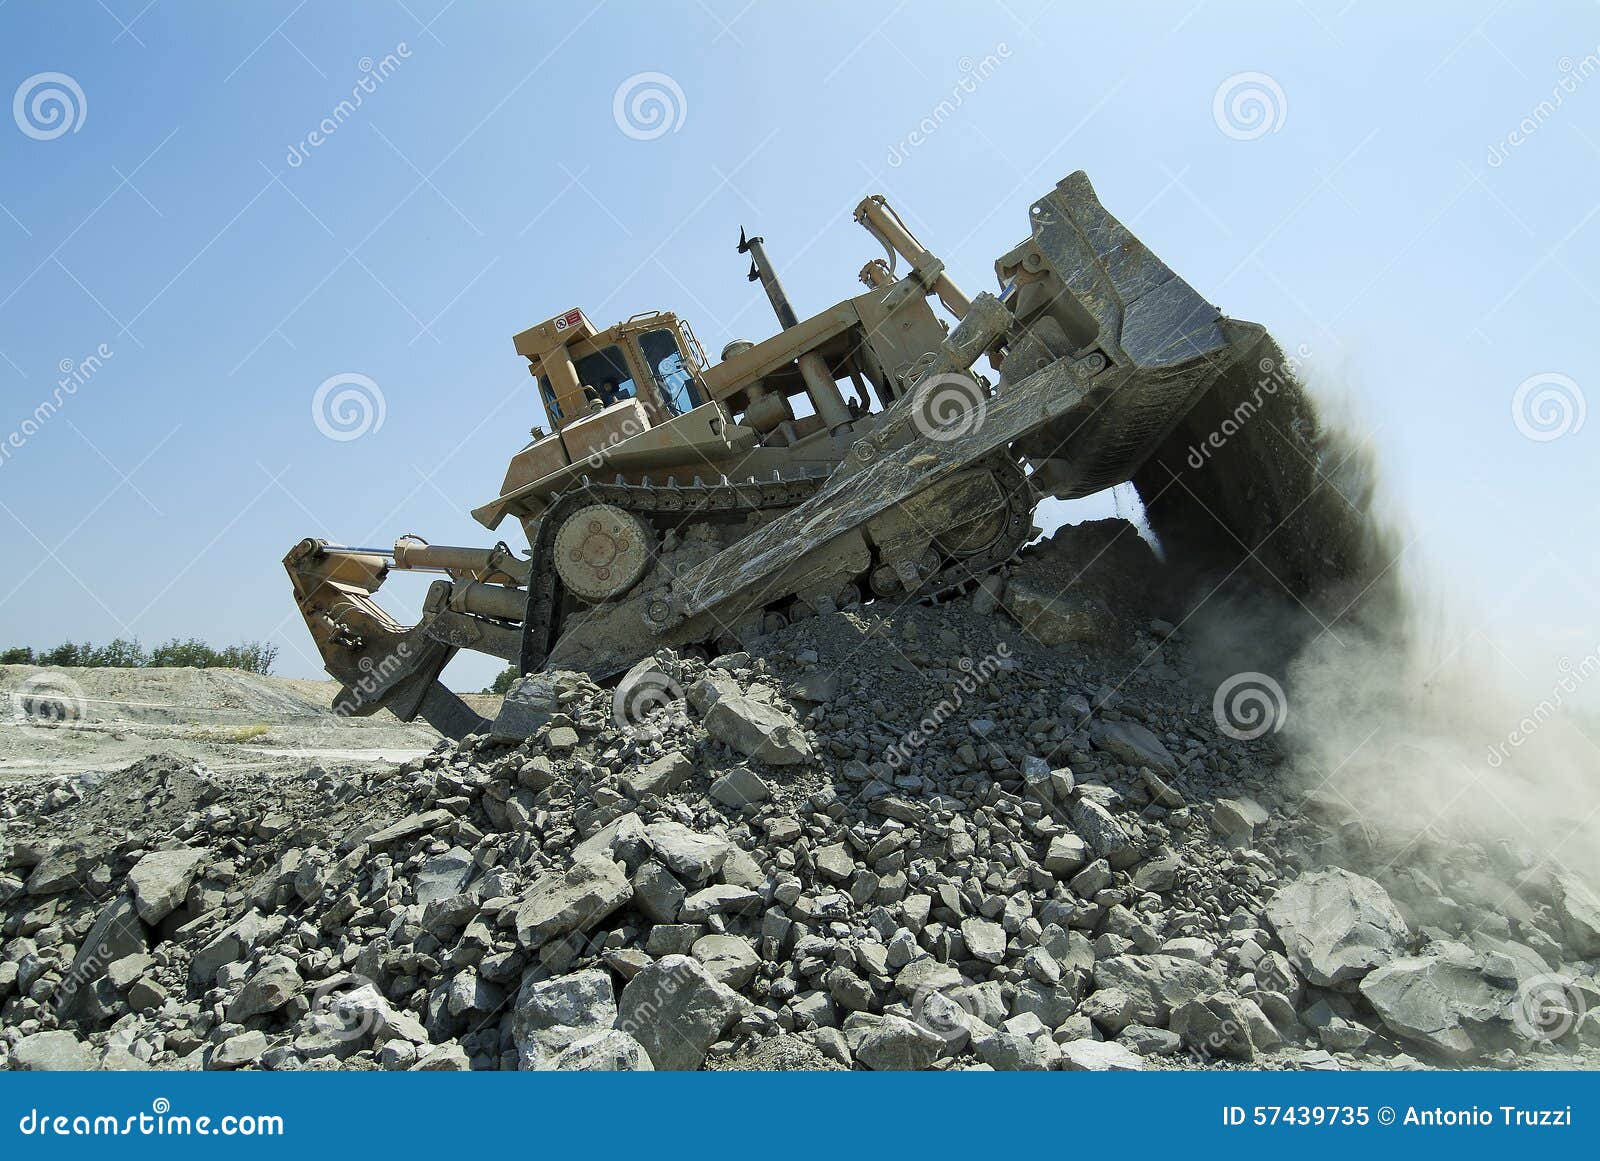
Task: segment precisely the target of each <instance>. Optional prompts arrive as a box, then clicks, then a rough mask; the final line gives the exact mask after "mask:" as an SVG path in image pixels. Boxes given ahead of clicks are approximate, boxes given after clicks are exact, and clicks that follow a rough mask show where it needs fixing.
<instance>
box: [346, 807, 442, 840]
mask: <svg viewBox="0 0 1600 1161" xmlns="http://www.w3.org/2000/svg"><path fill="white" fill-rule="evenodd" d="M455 820H456V816H455V815H453V814H451V813H450V812H449V811H448V810H444V809H442V808H441V809H439V810H426V811H423V812H422V813H420V814H408V815H406V817H404V818H402V819H401V820H400V821H399V822H395V823H391V824H390V825H389V826H386V827H384V828H383V829H382V830H376V831H373V832H372V833H371V834H369V835H368V836H367V845H368V846H369V847H371V848H372V849H373V850H379V849H381V848H383V847H386V846H390V845H392V844H394V843H398V842H404V841H405V840H406V839H413V838H416V837H417V836H418V835H424V834H430V833H432V832H433V831H435V830H438V829H439V828H440V827H442V826H448V825H449V824H450V823H453V822H454V821H455Z"/></svg>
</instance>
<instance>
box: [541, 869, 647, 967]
mask: <svg viewBox="0 0 1600 1161" xmlns="http://www.w3.org/2000/svg"><path fill="white" fill-rule="evenodd" d="M631 898H633V884H631V883H630V882H628V877H627V875H625V874H624V873H623V870H622V868H621V867H619V866H618V865H617V864H616V863H614V862H612V861H611V860H610V859H609V858H605V857H603V856H601V857H595V858H589V859H584V860H581V861H579V862H575V863H573V864H572V866H570V867H568V868H567V869H566V871H564V872H559V873H558V872H550V873H548V874H546V875H544V876H543V877H542V878H540V879H539V880H538V881H537V882H536V883H534V885H533V887H532V888H531V889H530V890H529V891H528V893H527V895H525V896H524V897H523V899H522V902H521V903H520V904H518V905H517V910H516V926H517V939H518V941H519V942H521V944H522V945H523V946H524V947H526V948H530V949H532V948H537V947H540V946H542V945H543V944H545V943H547V942H549V941H550V940H552V939H556V938H559V937H560V936H563V935H569V934H571V933H573V932H580V933H581V932H585V931H588V930H590V929H591V928H593V927H594V926H595V925H596V924H598V923H599V922H600V921H601V920H602V919H604V918H606V916H608V915H610V914H611V913H612V912H613V911H615V910H617V908H619V907H621V906H622V905H623V904H624V903H626V902H627V901H628V900H629V899H631Z"/></svg>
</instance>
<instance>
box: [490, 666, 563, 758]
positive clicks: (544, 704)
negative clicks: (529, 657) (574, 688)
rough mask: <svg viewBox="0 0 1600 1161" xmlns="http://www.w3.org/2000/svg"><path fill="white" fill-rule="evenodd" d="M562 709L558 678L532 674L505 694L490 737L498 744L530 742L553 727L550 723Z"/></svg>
mask: <svg viewBox="0 0 1600 1161" xmlns="http://www.w3.org/2000/svg"><path fill="white" fill-rule="evenodd" d="M560 707H561V702H560V688H559V682H558V681H557V677H556V674H555V673H554V672H545V673H530V674H529V675H528V676H527V677H523V678H520V679H519V680H517V681H516V682H514V683H513V684H512V686H511V688H510V689H508V690H507V691H506V696H505V699H504V700H503V701H502V702H501V703H500V712H499V713H498V714H497V715H495V719H494V725H493V727H491V729H490V733H489V736H490V737H492V738H494V739H495V740H496V741H498V742H520V741H522V740H523V739H524V738H531V737H532V736H533V735H534V734H537V733H538V732H539V731H540V730H542V729H543V728H544V727H545V726H547V725H549V724H550V719H551V718H552V717H553V716H555V714H556V713H557V712H558V711H559V709H560Z"/></svg>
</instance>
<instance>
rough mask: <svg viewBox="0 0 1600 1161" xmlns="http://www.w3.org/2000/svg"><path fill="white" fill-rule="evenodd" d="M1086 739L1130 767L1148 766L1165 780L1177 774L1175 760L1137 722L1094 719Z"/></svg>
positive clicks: (1154, 737)
mask: <svg viewBox="0 0 1600 1161" xmlns="http://www.w3.org/2000/svg"><path fill="white" fill-rule="evenodd" d="M1089 740H1090V741H1091V742H1092V743H1094V747H1095V749H1097V750H1104V751H1105V752H1106V753H1108V754H1110V755H1112V756H1113V757H1115V758H1118V759H1120V760H1121V761H1123V762H1126V763H1127V764H1128V765H1130V766H1135V767H1137V766H1149V767H1150V768H1151V769H1153V770H1155V771H1156V772H1157V773H1158V774H1165V775H1167V776H1168V777H1171V776H1172V775H1174V774H1176V773H1177V772H1178V760H1177V759H1176V758H1174V757H1173V756H1172V753H1171V752H1170V751H1169V750H1168V749H1167V748H1166V746H1164V745H1162V743H1161V739H1160V738H1158V737H1156V736H1155V735H1154V734H1152V733H1151V732H1150V731H1149V730H1148V729H1146V728H1145V727H1144V726H1141V725H1140V724H1139V723H1138V722H1110V721H1106V720H1104V719H1103V718H1096V719H1095V722H1094V724H1093V725H1092V726H1090V727H1089Z"/></svg>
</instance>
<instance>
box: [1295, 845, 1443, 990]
mask: <svg viewBox="0 0 1600 1161" xmlns="http://www.w3.org/2000/svg"><path fill="white" fill-rule="evenodd" d="M1266 911H1267V922H1268V923H1270V924H1271V925H1272V929H1273V931H1274V932H1275V933H1276V934H1277V936H1278V938H1279V939H1280V940H1282V941H1283V946H1284V950H1285V951H1286V952H1287V953H1288V956H1289V961H1290V963H1292V964H1293V965H1294V966H1295V967H1296V968H1297V969H1299V971H1300V972H1301V974H1303V975H1304V976H1305V978H1306V979H1307V980H1309V981H1310V982H1311V983H1313V984H1315V985H1317V986H1318V987H1323V988H1330V987H1339V986H1346V985H1353V984H1355V983H1357V982H1359V981H1360V979H1361V978H1362V977H1363V976H1365V975H1366V974H1367V973H1368V972H1370V971H1371V970H1372V969H1373V968H1376V967H1379V966H1381V965H1383V964H1385V963H1388V962H1389V961H1390V960H1392V959H1395V958H1397V957H1399V956H1400V955H1402V954H1404V951H1405V947H1406V945H1407V943H1408V942H1409V941H1410V938H1411V932H1410V930H1409V929H1408V928H1407V926H1406V921H1405V919H1404V918H1402V917H1401V915H1400V912H1399V910H1398V909H1397V908H1396V907H1395V905H1394V902H1393V900H1391V899H1390V898H1389V894H1388V892H1387V891H1385V890H1384V889H1383V887H1382V886H1380V885H1379V884H1378V883H1376V882H1374V881H1373V880H1371V879H1368V878H1366V877H1365V876H1363V875H1357V874H1355V873H1354V872H1351V871H1346V870H1344V869H1342V868H1337V867H1335V868H1332V869H1330V870H1326V871H1310V872H1307V873H1306V874H1303V875H1301V876H1300V877H1299V878H1298V879H1296V880H1295V881H1294V882H1292V883H1290V884H1289V885H1288V886H1287V887H1284V888H1283V889H1282V890H1280V891H1279V892H1278V894H1277V895H1275V896H1274V897H1273V899H1272V901H1271V902H1269V903H1268V904H1267V908H1266Z"/></svg>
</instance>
